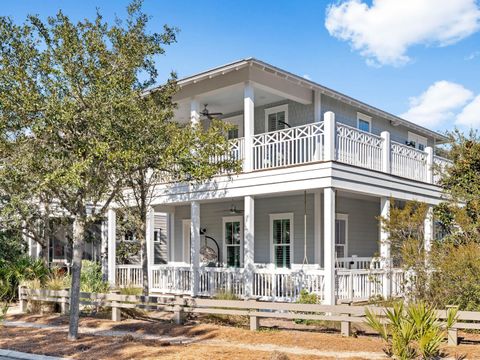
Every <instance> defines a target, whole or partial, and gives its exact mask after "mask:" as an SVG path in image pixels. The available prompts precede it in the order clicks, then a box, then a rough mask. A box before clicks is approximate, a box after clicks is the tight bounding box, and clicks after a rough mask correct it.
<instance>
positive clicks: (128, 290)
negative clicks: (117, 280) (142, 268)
mask: <svg viewBox="0 0 480 360" xmlns="http://www.w3.org/2000/svg"><path fill="white" fill-rule="evenodd" d="M118 290H120V294H122V295H134V296H140V295H142V289H141V288H139V287H135V286H133V285H128V286H123V287H121V288H119V289H118Z"/></svg>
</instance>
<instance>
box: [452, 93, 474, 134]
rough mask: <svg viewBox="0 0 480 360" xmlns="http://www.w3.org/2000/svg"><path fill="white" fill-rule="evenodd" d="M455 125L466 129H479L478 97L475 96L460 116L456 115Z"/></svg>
mask: <svg viewBox="0 0 480 360" xmlns="http://www.w3.org/2000/svg"><path fill="white" fill-rule="evenodd" d="M455 124H456V125H459V126H464V127H467V128H478V127H480V95H477V97H475V99H473V100H472V102H470V103H469V104H468V105H467V106H465V107H464V108H463V110H462V112H461V113H460V114H458V115H457V119H456V121H455Z"/></svg>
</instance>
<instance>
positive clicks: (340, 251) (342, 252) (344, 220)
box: [335, 214, 348, 259]
mask: <svg viewBox="0 0 480 360" xmlns="http://www.w3.org/2000/svg"><path fill="white" fill-rule="evenodd" d="M347 244H348V215H346V214H337V216H336V219H335V257H336V258H337V259H338V258H344V257H348V249H347Z"/></svg>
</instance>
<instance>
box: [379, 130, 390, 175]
mask: <svg viewBox="0 0 480 360" xmlns="http://www.w3.org/2000/svg"><path fill="white" fill-rule="evenodd" d="M380 136H381V137H382V139H383V142H382V171H383V172H385V173H387V174H390V173H391V172H392V166H391V153H392V145H391V141H390V133H389V132H388V131H382V133H381V134H380Z"/></svg>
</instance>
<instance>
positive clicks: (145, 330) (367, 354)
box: [0, 315, 480, 360]
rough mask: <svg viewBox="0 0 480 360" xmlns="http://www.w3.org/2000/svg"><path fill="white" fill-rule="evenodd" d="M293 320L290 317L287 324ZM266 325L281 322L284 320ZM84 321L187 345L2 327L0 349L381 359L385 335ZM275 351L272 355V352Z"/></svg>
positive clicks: (479, 353) (477, 348)
mask: <svg viewBox="0 0 480 360" xmlns="http://www.w3.org/2000/svg"><path fill="white" fill-rule="evenodd" d="M8 320H9V321H24V322H32V323H37V324H49V325H66V324H68V319H67V318H66V317H64V316H58V315H43V316H40V315H10V316H9V317H8ZM287 324H289V325H291V322H288V323H286V324H285V325H287ZM263 325H269V326H272V325H274V326H280V327H283V326H282V325H283V324H282V323H277V324H272V323H269V322H265V323H264V324H263ZM80 326H82V327H88V328H96V329H98V330H114V331H131V332H134V333H135V334H145V335H156V336H159V337H162V336H168V337H188V338H192V340H193V342H192V343H189V344H174V343H172V342H169V341H164V340H161V339H155V340H140V339H134V338H132V337H131V336H128V335H127V336H122V337H107V336H99V335H95V336H93V335H81V336H80V339H79V340H78V341H76V342H69V341H67V340H66V333H65V331H60V330H52V329H31V328H19V327H3V328H2V327H0V348H5V349H12V350H18V351H25V352H32V353H38V354H44V355H51V356H64V357H71V358H74V359H99V360H100V359H115V360H122V359H208V360H214V359H230V360H231V359H240V360H246V359H274V358H275V357H274V355H273V354H274V352H277V355H278V352H282V353H286V354H288V358H289V359H319V358H321V359H337V358H344V359H345V358H349V359H370V360H373V359H375V358H378V359H380V358H382V357H383V355H382V347H383V344H382V342H381V340H380V339H379V338H378V337H376V336H374V335H372V334H368V333H366V334H365V333H363V332H361V333H360V334H358V335H357V337H351V338H343V337H341V336H340V334H338V333H337V332H334V331H330V333H325V332H313V331H310V330H309V329H308V327H305V326H303V328H302V326H301V325H297V326H296V327H297V328H298V329H297V330H278V329H275V328H266V329H262V330H261V331H257V332H251V331H249V330H248V329H245V328H241V327H232V326H222V325H218V324H215V323H205V322H204V321H198V319H197V320H195V321H190V322H188V323H187V324H186V325H183V326H177V325H174V324H172V323H170V322H169V321H167V319H165V318H163V317H162V316H161V315H159V316H157V318H155V319H149V320H132V319H129V320H123V321H122V322H120V323H116V322H112V321H110V320H108V319H99V318H92V317H85V318H82V319H81V321H80ZM463 336H464V337H465V340H464V342H465V343H464V344H462V345H460V346H458V347H456V348H445V350H446V351H447V352H448V354H449V355H450V356H451V357H455V356H458V355H466V356H467V358H469V359H479V358H480V336H479V335H473V334H467V335H465V334H463ZM272 356H273V357H272Z"/></svg>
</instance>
